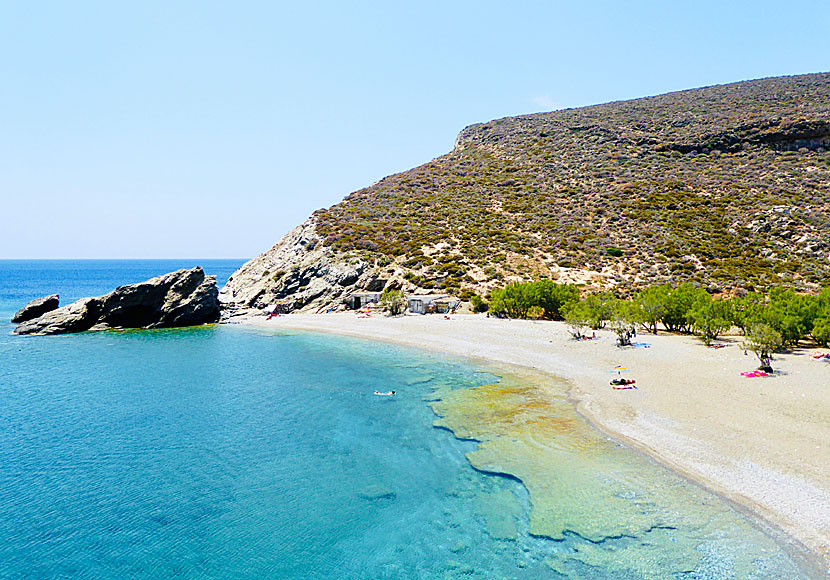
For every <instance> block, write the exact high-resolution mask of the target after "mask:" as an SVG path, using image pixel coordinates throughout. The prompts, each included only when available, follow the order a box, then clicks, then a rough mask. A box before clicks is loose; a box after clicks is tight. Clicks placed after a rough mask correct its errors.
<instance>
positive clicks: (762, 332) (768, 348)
mask: <svg viewBox="0 0 830 580" xmlns="http://www.w3.org/2000/svg"><path fill="white" fill-rule="evenodd" d="M782 344H783V341H782V338H781V333H780V332H778V331H777V330H775V329H774V328H773V327H772V326H770V325H769V324H765V323H763V322H759V323H755V324H752V325H750V326H749V327H748V328H747V332H746V340H745V341H744V343H743V347H744V348H745V349H747V350H751V351H752V352H753V353H755V356H757V357H758V360H759V361H761V366H760V369H761V370H762V371H765V372H768V373H771V372H772V353H774V352H775V351H776V350H778V349H779V348H781V346H782Z"/></svg>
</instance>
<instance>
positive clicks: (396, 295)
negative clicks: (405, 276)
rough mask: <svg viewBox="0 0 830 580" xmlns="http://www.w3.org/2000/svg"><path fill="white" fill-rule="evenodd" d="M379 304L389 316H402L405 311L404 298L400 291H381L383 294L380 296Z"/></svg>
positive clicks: (405, 303)
mask: <svg viewBox="0 0 830 580" xmlns="http://www.w3.org/2000/svg"><path fill="white" fill-rule="evenodd" d="M380 303H381V305H383V306H385V307H386V311H387V312H389V314H390V315H391V316H397V315H399V314H402V313H403V311H404V310H406V305H407V302H406V297H405V296H404V295H403V292H402V291H400V290H392V289H390V288H387V289H386V290H384V291H383V294H381V295H380Z"/></svg>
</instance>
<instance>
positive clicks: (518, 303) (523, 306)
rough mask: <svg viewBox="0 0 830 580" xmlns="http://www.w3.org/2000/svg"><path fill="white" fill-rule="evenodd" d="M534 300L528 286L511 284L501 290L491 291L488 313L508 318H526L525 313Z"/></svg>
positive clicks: (518, 283) (516, 283)
mask: <svg viewBox="0 0 830 580" xmlns="http://www.w3.org/2000/svg"><path fill="white" fill-rule="evenodd" d="M535 304H536V303H535V299H534V295H533V291H532V289H531V285H530V284H522V283H520V282H512V283H510V284H508V285H507V286H505V287H504V288H502V289H501V290H493V292H492V293H491V296H490V312H491V313H492V314H495V315H496V316H507V317H508V318H527V311H528V310H529V309H530V307H531V306H534V305H535Z"/></svg>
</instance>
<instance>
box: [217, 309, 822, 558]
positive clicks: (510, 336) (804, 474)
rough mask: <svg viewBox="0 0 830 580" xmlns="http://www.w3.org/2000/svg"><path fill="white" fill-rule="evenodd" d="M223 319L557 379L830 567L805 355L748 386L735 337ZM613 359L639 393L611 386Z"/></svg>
mask: <svg viewBox="0 0 830 580" xmlns="http://www.w3.org/2000/svg"><path fill="white" fill-rule="evenodd" d="M230 323H238V324H244V325H248V326H260V327H266V328H274V329H286V330H288V329H293V330H306V331H313V332H324V333H331V334H340V335H347V336H353V337H358V338H365V339H370V340H379V341H383V342H392V343H396V344H401V345H404V346H410V347H416V348H421V349H427V350H433V351H439V352H444V353H447V354H452V355H458V356H463V357H466V358H472V359H477V360H480V361H482V362H484V363H485V364H486V365H489V366H492V367H498V366H500V365H501V366H505V365H506V366H507V367H516V368H527V369H532V370H533V371H534V372H541V373H544V374H546V375H550V376H553V377H555V378H558V379H564V380H565V381H567V382H568V384H569V389H568V397H569V399H570V400H571V401H572V402H573V404H574V406H575V409H576V411H577V412H578V413H579V414H580V415H582V416H583V417H584V418H585V419H586V420H587V421H588V422H589V423H590V424H592V425H593V426H594V427H596V428H597V429H599V430H600V431H601V432H603V433H605V434H607V435H609V436H611V437H612V438H615V439H618V440H621V441H623V442H625V443H626V444H628V445H629V446H630V447H632V448H634V449H636V450H638V451H640V452H642V453H644V454H646V455H648V456H650V457H651V458H652V459H654V460H656V461H657V462H658V463H660V464H662V465H664V466H666V467H668V468H669V469H671V470H673V471H675V472H677V473H679V474H680V475H682V476H683V477H686V478H687V479H689V480H691V481H693V482H694V483H696V484H698V485H701V486H703V487H705V488H706V489H708V490H710V491H713V492H714V493H716V494H718V495H720V496H721V497H723V498H724V499H726V500H727V501H729V502H730V503H732V504H733V505H736V506H737V507H739V508H740V509H741V510H742V511H745V512H748V513H750V514H752V515H754V516H756V518H757V519H759V520H760V523H761V524H762V525H763V526H766V527H767V529H771V530H772V531H773V532H776V531H780V532H783V534H785V535H786V536H787V538H786V539H785V540H787V543H788V544H790V546H791V547H792V548H794V549H795V551H797V552H799V553H801V555H802V556H803V557H804V559H805V560H807V563H808V565H809V567H811V568H815V569H816V571H817V572H818V573H819V574H821V573H824V574H827V570H828V568H829V567H830V473H828V469H827V467H826V466H828V465H830V445H828V444H827V441H830V364H827V363H823V362H817V361H814V360H812V359H811V357H810V354H811V352H810V351H802V352H796V353H792V354H786V355H776V358H775V361H774V366H775V368H776V370H777V371H781V374H780V375H777V376H775V377H770V378H755V379H748V378H744V377H742V376H740V372H741V371H748V370H753V369H754V368H756V367H757V360H756V359H755V358H754V356H752V355H749V356H745V355H744V353H743V350H742V349H740V348H739V347H738V346H737V343H739V342H740V339H739V337H727V339H726V341H725V342H724V344H727V345H728V346H727V347H726V348H722V349H718V350H713V349H707V348H706V347H705V346H703V345H702V344H701V343H700V342H699V341H698V340H696V339H695V338H693V337H687V336H677V335H666V334H661V335H658V336H652V335H640V336H639V337H638V340H639V341H642V342H645V343H650V348H633V349H631V348H629V349H618V348H617V347H616V346H615V343H614V341H615V336H614V334H613V333H612V332H610V331H607V330H601V331H597V338H596V340H589V341H581V342H580V341H574V340H572V339H571V338H570V335H569V334H568V333H567V328H566V326H565V324H564V323H560V322H533V321H525V320H505V319H496V318H486V317H484V316H481V315H478V316H476V315H453V316H452V317H451V319H450V320H446V319H445V318H443V317H440V316H404V317H395V318H385V317H372V318H358V317H357V316H356V315H355V314H354V313H337V314H291V315H287V316H280V317H277V318H273V319H271V320H266V319H265V318H264V317H262V316H244V317H238V318H235V319H232V320H231V321H230ZM617 364H623V365H625V366H626V367H627V368H629V369H630V372H629V375H628V376H630V377H631V378H636V380H637V386H638V389H636V390H619V391H617V390H612V389H611V388H610V386H609V384H608V382H609V378H610V377H611V375H610V374H609V369H611V368H613V367H614V366H615V365H617ZM822 381H823V382H822ZM778 535H780V534H778Z"/></svg>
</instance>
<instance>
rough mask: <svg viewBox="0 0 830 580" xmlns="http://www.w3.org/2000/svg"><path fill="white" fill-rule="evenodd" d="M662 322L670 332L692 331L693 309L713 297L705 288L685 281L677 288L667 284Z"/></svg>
mask: <svg viewBox="0 0 830 580" xmlns="http://www.w3.org/2000/svg"><path fill="white" fill-rule="evenodd" d="M664 300H665V302H664V305H663V311H662V314H661V316H660V322H662V323H663V327H664V328H665V329H666V330H667V331H669V332H690V331H691V329H692V325H693V324H694V318H693V316H692V311H693V310H694V308H695V306H696V305H697V304H698V303H701V302H707V301H709V302H711V300H712V297H711V296H709V293H708V292H706V290H704V289H703V288H701V287H699V286H694V285H693V284H689V283H688V282H684V283H683V284H681V285H680V286H678V287H677V288H672V287H671V286H668V285H666V288H665V293H664Z"/></svg>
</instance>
